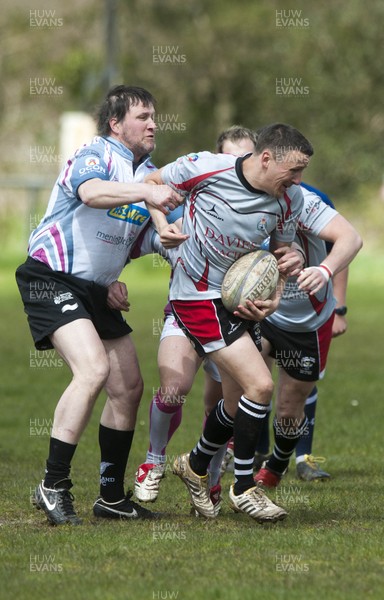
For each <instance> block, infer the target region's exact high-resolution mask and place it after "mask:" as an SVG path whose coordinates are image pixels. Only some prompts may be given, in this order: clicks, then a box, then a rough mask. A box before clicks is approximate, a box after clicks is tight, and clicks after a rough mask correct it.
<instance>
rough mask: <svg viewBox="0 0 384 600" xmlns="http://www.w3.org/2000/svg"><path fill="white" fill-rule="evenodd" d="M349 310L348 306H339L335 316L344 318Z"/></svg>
mask: <svg viewBox="0 0 384 600" xmlns="http://www.w3.org/2000/svg"><path fill="white" fill-rule="evenodd" d="M347 311H348V308H347V307H346V306H338V307H337V308H335V314H336V315H339V316H340V317H344V315H346V314H347Z"/></svg>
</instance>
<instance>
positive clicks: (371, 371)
mask: <svg viewBox="0 0 384 600" xmlns="http://www.w3.org/2000/svg"><path fill="white" fill-rule="evenodd" d="M17 263H18V261H17V260H16V261H14V260H8V262H7V264H6V265H5V266H4V269H3V270H2V274H1V277H0V284H1V290H2V292H1V298H0V310H1V315H2V318H1V321H0V345H1V356H2V362H1V367H2V377H1V383H2V398H1V400H2V418H1V424H0V452H1V477H0V485H1V510H0V552H1V566H0V573H1V582H2V583H1V586H0V598H1V599H7V600H8V599H11V598H12V599H26V600H27V599H28V600H35V599H40V600H45V599H48V598H49V599H51V598H54V599H57V600H61V599H64V598H73V599H74V600H83V599H84V600H88V599H89V600H98V599H100V600H131V599H132V600H147V599H148V600H153V599H155V598H163V599H164V598H167V599H170V598H177V599H178V600H184V599H186V600H189V599H191V600H192V599H194V600H196V599H197V600H200V599H207V600H213V599H215V600H216V599H223V600H227V599H228V600H237V599H244V600H248V599H249V600H251V599H252V600H253V599H261V600H264V599H265V598H268V599H272V600H273V599H275V598H276V599H289V600H290V599H291V598H293V599H298V600H300V599H304V598H305V599H312V598H313V599H315V598H316V600H317V599H319V598H327V599H328V598H329V599H331V600H333V599H335V600H338V599H348V600H354V599H356V600H360V599H361V598H375V599H376V598H377V599H378V598H381V597H382V578H383V567H384V552H383V544H382V539H383V534H384V531H383V529H384V528H383V516H382V497H383V491H384V490H383V488H384V486H383V478H382V456H381V441H382V406H381V397H382V386H381V381H382V377H381V375H380V371H381V370H382V358H381V357H382V339H383V335H384V324H383V319H382V298H383V291H384V279H383V275H382V258H380V259H378V258H375V257H373V256H369V255H366V254H365V253H364V252H362V253H361V256H359V257H358V258H357V259H356V261H355V262H354V263H353V266H352V269H351V276H350V286H349V292H348V305H349V314H348V322H349V330H348V333H347V334H346V335H345V336H344V337H341V338H339V339H337V340H335V341H334V342H333V344H332V347H331V353H330V359H329V363H328V368H327V374H326V377H325V379H324V381H323V382H321V384H320V385H319V389H320V401H319V405H318V415H317V427H316V436H315V447H314V452H315V453H316V454H318V455H324V456H326V457H327V463H326V469H327V470H329V471H330V472H331V474H332V479H331V481H330V482H328V483H324V484H310V483H304V482H300V481H298V480H297V479H296V477H295V473H294V468H293V466H292V468H291V470H290V472H289V473H288V475H287V476H286V478H285V479H284V480H283V482H282V485H281V488H280V489H279V490H278V491H276V492H273V493H272V494H271V497H272V499H275V500H276V501H278V500H280V501H281V503H282V504H284V505H285V506H286V507H287V508H288V510H289V513H290V514H289V518H288V519H287V520H286V521H284V522H282V523H278V524H276V525H274V526H260V525H257V524H254V523H253V522H251V520H250V519H248V518H247V517H245V516H243V515H235V514H234V513H233V512H232V511H231V510H230V509H229V507H228V503H227V502H225V504H224V508H223V512H222V515H221V516H220V517H219V518H218V519H217V520H216V521H214V522H209V523H207V522H205V521H203V520H202V519H195V518H193V517H190V516H189V506H188V500H187V493H186V490H185V488H184V486H183V485H182V484H181V482H180V481H179V480H178V479H177V478H175V477H174V476H173V475H172V474H171V472H170V465H171V461H172V458H173V457H174V456H175V455H176V454H177V453H179V452H180V451H185V450H188V449H190V448H191V447H192V445H193V444H194V443H195V441H196V439H197V437H198V434H199V432H200V430H201V421H202V379H201V376H200V375H199V376H198V377H197V380H196V383H195V386H194V388H193V390H192V392H191V394H190V395H189V397H188V399H187V401H186V404H185V407H184V420H183V423H182V425H181V427H180V428H179V430H178V431H177V432H176V434H175V436H174V438H173V439H172V441H171V443H170V446H169V458H168V462H167V476H166V478H165V480H164V481H163V483H162V488H161V493H160V496H159V499H158V502H157V504H156V505H155V506H156V508H157V509H158V510H160V511H163V512H165V513H166V514H167V517H166V518H165V519H164V520H162V521H160V522H157V523H156V524H152V523H146V522H143V523H114V522H101V523H100V522H98V521H96V519H94V518H93V517H92V513H91V507H92V502H93V501H94V499H95V497H96V495H97V492H98V461H99V453H98V443H97V428H98V419H99V416H100V413H101V410H102V405H103V400H102V398H100V399H99V401H98V403H97V406H96V409H95V411H94V414H93V416H92V419H91V422H90V424H89V426H88V428H87V430H86V432H85V434H84V436H83V438H82V440H81V443H80V445H79V448H78V451H77V453H76V457H75V460H74V464H73V469H72V476H73V479H74V481H75V483H76V485H75V488H74V493H75V496H76V506H77V509H78V512H79V514H80V516H81V517H82V518H83V519H84V522H85V523H84V526H83V527H79V528H73V529H70V528H61V529H60V528H53V527H50V526H48V525H47V524H46V522H45V519H44V516H43V515H41V514H40V513H38V512H37V511H36V510H35V509H34V508H33V507H32V506H31V504H30V493H31V491H32V490H33V488H34V486H35V485H36V483H37V481H39V479H41V478H42V475H43V466H44V461H45V459H46V453H47V448H48V429H49V426H50V423H51V421H50V420H51V418H52V413H53V410H54V407H55V404H56V401H57V398H58V396H59V394H60V393H61V391H62V389H63V388H64V386H65V385H66V382H67V381H68V380H69V373H68V371H67V369H66V367H65V366H62V365H61V363H60V361H58V359H57V358H55V357H53V356H51V361H52V362H51V366H50V367H46V368H33V367H31V366H30V364H31V363H30V359H31V352H33V346H32V342H31V338H30V334H29V331H28V328H27V322H26V318H25V315H24V314H23V310H22V306H21V302H20V300H19V297H18V294H17V291H16V289H15V286H14V283H13V270H14V267H15V266H16V265H17ZM154 267H155V268H154ZM167 273H168V271H167V269H166V268H164V267H163V266H162V265H160V264H158V263H156V264H155V265H154V263H153V262H152V259H146V260H141V261H138V262H136V263H134V264H132V265H130V266H129V267H128V269H127V270H126V273H125V277H124V279H125V281H126V282H127V283H128V287H130V282H132V283H131V287H132V291H131V293H130V301H131V307H132V308H131V312H130V315H129V319H128V320H129V322H130V324H131V325H132V326H133V327H134V334H133V336H134V340H135V343H136V346H137V349H138V353H139V357H140V361H141V365H142V372H143V376H144V380H145V392H144V396H143V401H142V405H141V408H140V412H139V418H138V423H137V428H136V434H135V438H134V443H133V447H132V452H131V457H130V462H129V468H128V473H127V485H128V486H129V487H132V484H133V477H134V472H135V468H136V466H137V465H138V464H139V463H140V462H142V460H143V458H144V456H145V451H146V447H147V443H148V405H149V402H150V400H151V397H152V390H153V388H154V387H156V386H157V384H158V375H157V367H156V352H157V346H158V341H159V337H158V321H159V320H161V318H162V308H163V305H164V302H165V299H166V295H167ZM39 428H40V429H39ZM230 480H231V477H230V475H226V476H225V478H224V497H225V498H226V492H227V490H228V487H229V483H230ZM282 499H284V502H283V501H282Z"/></svg>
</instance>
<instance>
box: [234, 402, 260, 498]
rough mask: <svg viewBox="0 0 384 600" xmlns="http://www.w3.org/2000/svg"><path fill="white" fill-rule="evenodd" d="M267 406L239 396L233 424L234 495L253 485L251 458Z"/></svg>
mask: <svg viewBox="0 0 384 600" xmlns="http://www.w3.org/2000/svg"><path fill="white" fill-rule="evenodd" d="M267 413H268V406H265V405H264V404H258V403H257V402H252V401H251V400H248V398H246V397H245V396H241V398H240V402H239V408H238V410H237V413H236V417H235V425H234V453H235V456H234V464H235V486H234V492H235V494H236V495H239V494H242V493H243V492H245V491H246V490H248V489H249V488H252V487H254V486H255V482H254V480H253V460H254V456H255V449H256V446H257V443H258V440H259V437H260V434H261V430H262V427H263V422H264V419H265V418H266V416H267Z"/></svg>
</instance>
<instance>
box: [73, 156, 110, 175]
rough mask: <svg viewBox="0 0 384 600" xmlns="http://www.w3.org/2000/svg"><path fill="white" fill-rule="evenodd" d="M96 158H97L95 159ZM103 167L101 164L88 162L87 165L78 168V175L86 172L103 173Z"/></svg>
mask: <svg viewBox="0 0 384 600" xmlns="http://www.w3.org/2000/svg"><path fill="white" fill-rule="evenodd" d="M86 160H92V159H90V158H89V159H88V158H87V159H86ZM96 160H98V159H96ZM105 172H106V171H105V169H104V167H102V166H101V165H99V164H97V163H95V164H90V165H88V166H85V167H81V169H79V175H85V174H86V173H105Z"/></svg>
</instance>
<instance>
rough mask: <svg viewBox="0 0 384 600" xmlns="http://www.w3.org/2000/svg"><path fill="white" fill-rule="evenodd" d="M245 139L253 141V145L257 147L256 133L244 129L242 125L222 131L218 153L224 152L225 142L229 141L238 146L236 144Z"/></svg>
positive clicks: (217, 146) (217, 147) (218, 141)
mask: <svg viewBox="0 0 384 600" xmlns="http://www.w3.org/2000/svg"><path fill="white" fill-rule="evenodd" d="M244 139H246V140H251V142H253V145H254V146H256V139H257V136H256V133H255V132H254V131H252V129H248V128H247V127H242V126H241V125H232V127H229V128H228V129H225V130H224V131H222V132H221V133H220V135H219V137H218V138H217V142H216V152H222V151H223V145H224V142H225V141H227V140H229V141H230V142H233V143H234V144H236V142H239V141H240V140H244Z"/></svg>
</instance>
